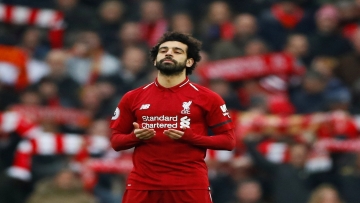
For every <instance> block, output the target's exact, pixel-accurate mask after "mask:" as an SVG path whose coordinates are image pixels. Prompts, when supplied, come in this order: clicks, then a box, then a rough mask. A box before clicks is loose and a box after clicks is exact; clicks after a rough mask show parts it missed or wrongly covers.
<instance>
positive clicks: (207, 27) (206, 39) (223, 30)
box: [199, 1, 234, 52]
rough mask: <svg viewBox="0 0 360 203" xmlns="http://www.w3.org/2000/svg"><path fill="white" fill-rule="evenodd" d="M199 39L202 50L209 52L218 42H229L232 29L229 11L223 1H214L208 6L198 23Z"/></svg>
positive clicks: (232, 32)
mask: <svg viewBox="0 0 360 203" xmlns="http://www.w3.org/2000/svg"><path fill="white" fill-rule="evenodd" d="M199 32H200V37H201V38H202V41H203V47H202V48H203V49H204V50H205V51H207V52H210V51H211V50H212V49H213V45H214V44H215V43H216V42H219V41H220V40H231V39H232V38H233V34H234V28H233V25H232V23H231V11H230V8H229V5H228V4H227V3H226V2H225V1H214V2H212V3H211V4H210V5H208V11H207V13H206V16H205V18H204V20H203V22H201V23H200V30H199Z"/></svg>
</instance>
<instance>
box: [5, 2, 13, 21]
mask: <svg viewBox="0 0 360 203" xmlns="http://www.w3.org/2000/svg"><path fill="white" fill-rule="evenodd" d="M13 8H14V7H13V6H11V5H5V15H4V22H5V23H10V22H11V17H12V11H13Z"/></svg>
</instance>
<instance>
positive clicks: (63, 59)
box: [46, 49, 80, 107]
mask: <svg viewBox="0 0 360 203" xmlns="http://www.w3.org/2000/svg"><path fill="white" fill-rule="evenodd" d="M68 58H69V56H68V54H67V53H66V52H65V51H64V50H60V49H59V50H56V49H55V50H51V51H50V52H49V54H48V55H47V57H46V63H47V65H48V66H49V69H50V72H49V74H48V75H47V76H46V77H47V78H48V80H51V81H52V82H54V83H55V85H56V88H57V89H58V94H59V98H60V99H61V101H60V104H61V106H65V107H74V106H76V105H77V103H78V96H79V92H80V85H79V83H77V82H76V81H75V80H74V79H73V78H71V77H70V75H69V74H68V72H67V67H66V65H67V61H68Z"/></svg>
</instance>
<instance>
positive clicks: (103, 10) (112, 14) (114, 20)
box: [97, 0, 125, 51]
mask: <svg viewBox="0 0 360 203" xmlns="http://www.w3.org/2000/svg"><path fill="white" fill-rule="evenodd" d="M124 10H125V8H124V5H123V4H122V3H121V1H116V0H107V1H104V2H102V4H101V5H100V8H99V18H100V23H99V27H98V29H97V33H98V34H99V36H100V38H101V42H102V44H103V47H104V49H105V50H106V51H108V48H109V47H111V45H112V44H113V43H114V42H116V40H117V32H118V30H119V29H120V27H121V24H122V21H123V16H124V12H125V11H124Z"/></svg>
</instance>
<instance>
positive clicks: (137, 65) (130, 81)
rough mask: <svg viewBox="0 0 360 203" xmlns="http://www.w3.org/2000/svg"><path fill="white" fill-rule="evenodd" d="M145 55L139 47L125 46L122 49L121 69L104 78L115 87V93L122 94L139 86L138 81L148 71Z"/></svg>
mask: <svg viewBox="0 0 360 203" xmlns="http://www.w3.org/2000/svg"><path fill="white" fill-rule="evenodd" d="M146 56H147V54H146V52H145V51H144V50H143V49H141V48H139V47H127V48H126V49H125V50H124V54H123V55H122V56H121V62H122V70H121V71H119V72H118V73H116V74H114V75H112V76H110V77H107V79H106V80H108V81H110V82H112V83H113V84H114V86H115V87H116V88H117V95H119V96H122V95H123V94H124V93H126V92H127V91H130V90H132V89H133V88H136V87H139V86H140V84H138V82H140V81H141V80H142V79H144V78H145V77H146V75H147V74H148V73H149V63H148V61H147V58H146ZM141 85H143V84H141Z"/></svg>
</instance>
